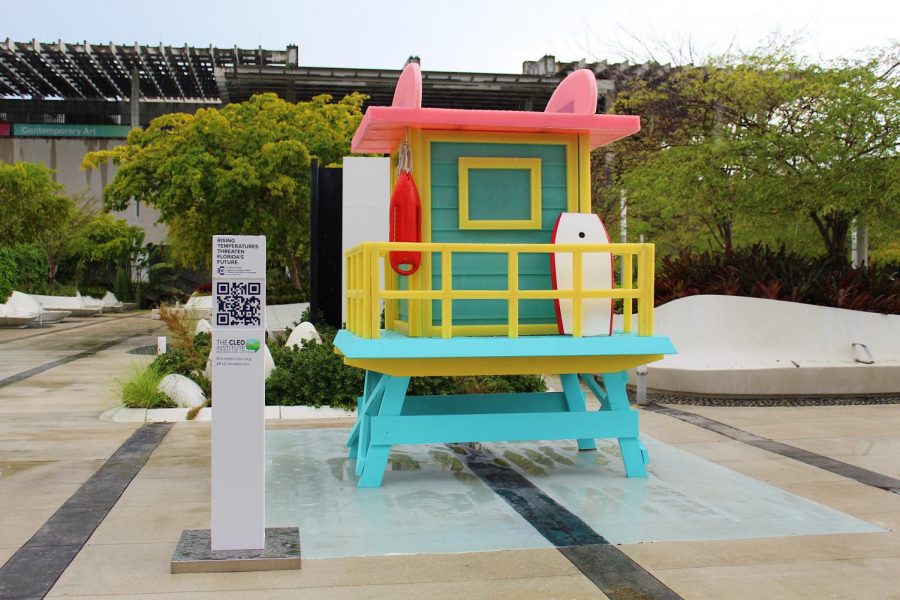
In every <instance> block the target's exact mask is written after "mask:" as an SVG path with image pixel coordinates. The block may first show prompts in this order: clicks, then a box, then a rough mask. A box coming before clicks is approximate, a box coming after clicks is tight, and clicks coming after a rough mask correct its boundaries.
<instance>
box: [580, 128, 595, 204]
mask: <svg viewBox="0 0 900 600" xmlns="http://www.w3.org/2000/svg"><path fill="white" fill-rule="evenodd" d="M578 208H579V212H583V213H590V212H593V210H592V207H591V141H590V136H589V135H588V134H586V133H583V134H581V135H579V136H578Z"/></svg>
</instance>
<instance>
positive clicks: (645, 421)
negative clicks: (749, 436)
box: [0, 313, 900, 599]
mask: <svg viewBox="0 0 900 600" xmlns="http://www.w3.org/2000/svg"><path fill="white" fill-rule="evenodd" d="M158 332H161V325H160V323H159V322H158V321H152V320H151V319H150V318H149V315H147V314H146V313H138V314H132V315H124V316H111V317H102V318H99V319H93V320H77V321H75V320H73V321H72V324H69V323H64V324H60V325H56V326H54V327H48V328H46V329H44V330H30V329H29V330H0V564H3V563H5V562H6V561H7V560H8V559H9V558H10V557H12V556H13V554H15V553H16V551H17V550H18V549H19V548H20V547H21V546H22V545H23V544H25V543H26V542H27V541H28V540H29V539H30V538H31V537H32V536H33V535H34V534H35V533H36V532H37V531H38V530H39V529H40V528H41V527H42V525H43V524H44V523H45V522H46V521H47V519H48V518H50V517H51V515H53V513H54V512H55V511H56V510H57V509H58V508H59V507H60V506H61V505H62V504H63V503H64V502H65V501H66V500H67V499H68V498H69V497H70V496H72V494H73V493H75V492H76V491H77V490H78V489H79V487H80V486H81V485H82V484H84V482H85V481H87V480H88V478H89V477H90V476H91V475H92V474H93V473H94V472H95V471H97V469H99V468H100V467H101V466H102V465H103V464H104V462H105V461H106V460H107V459H108V458H109V457H110V456H111V455H112V454H113V453H114V452H115V451H116V449H117V448H118V447H119V446H120V445H122V443H123V442H125V440H127V439H128V438H129V436H130V435H131V434H132V433H133V432H134V431H135V430H136V429H137V428H138V427H139V426H140V425H141V423H109V422H101V421H99V420H98V417H99V415H100V414H101V413H102V412H103V411H105V410H107V409H108V408H111V407H112V406H114V405H115V403H116V400H115V395H114V392H113V388H112V379H113V378H115V377H117V376H121V375H122V374H124V373H125V372H126V371H127V369H128V365H129V364H130V363H132V362H134V361H137V360H141V359H140V358H138V357H136V356H134V355H131V354H127V353H126V351H127V350H128V349H131V348H134V347H137V346H142V345H148V344H153V343H155V336H156V335H157V333H158ZM98 348H100V349H99V350H98V351H96V352H94V350H95V349H98ZM48 365H53V366H52V367H50V368H46V369H45V370H43V369H42V366H44V367H47V366H48ZM679 408H680V409H681V410H684V411H689V412H693V413H697V414H701V415H704V416H706V417H709V418H712V419H715V420H716V421H720V422H722V423H726V424H728V425H731V426H733V427H736V428H739V429H742V430H744V431H747V432H750V433H753V434H755V435H758V436H762V437H765V438H768V439H772V440H777V441H781V442H784V443H786V444H790V445H792V446H795V447H798V448H802V449H805V450H808V451H811V452H815V453H818V454H821V455H823V456H827V457H831V458H834V459H837V460H840V461H842V462H845V463H848V464H853V465H857V466H860V467H864V468H866V469H869V470H871V471H875V472H878V473H882V474H884V475H888V476H891V477H900V461H898V459H897V457H898V456H900V405H896V404H894V405H872V406H824V407H803V408H712V407H685V406H681V407H679ZM348 425H349V423H348V422H347V421H346V420H334V421H321V420H319V421H314V422H312V421H310V422H302V421H284V420H282V421H279V422H270V423H269V424H268V426H269V427H270V428H274V427H277V428H289V429H295V428H320V427H347V426H348ZM641 428H642V431H643V432H645V433H647V434H648V435H650V436H652V437H653V438H655V439H656V440H659V441H661V442H664V443H666V444H669V445H671V446H674V447H676V448H678V449H680V450H683V451H686V452H689V453H691V454H693V455H695V456H698V457H700V458H703V459H705V460H709V461H712V462H714V463H717V464H719V465H721V466H723V467H726V468H728V469H732V470H734V471H736V472H739V473H743V474H745V475H747V476H749V477H752V478H754V479H757V480H759V481H763V482H767V483H770V484H772V485H774V486H777V487H778V488H781V489H783V490H786V491H788V492H791V493H793V494H796V495H798V496H800V497H803V498H807V499H810V500H813V501H815V502H818V503H820V504H823V505H825V506H827V507H830V508H833V509H835V510H838V511H841V512H843V513H845V514H848V515H851V516H853V517H857V518H859V519H862V520H864V521H867V522H869V523H872V524H875V525H878V526H881V527H883V528H885V529H886V531H883V532H875V533H855V534H832V535H810V536H790V537H773V538H757V539H739V540H727V541H693V542H658V543H644V544H625V545H621V546H618V548H619V549H620V550H621V551H622V552H624V553H625V554H626V555H627V556H629V557H630V558H632V559H633V560H634V561H636V562H637V563H638V564H639V565H640V566H641V567H643V568H644V569H646V570H647V571H649V573H650V574H652V575H653V576H655V577H656V578H658V579H659V580H660V581H662V582H663V583H664V584H665V585H666V586H668V587H669V588H670V589H672V590H673V591H674V592H675V593H676V594H678V595H680V596H681V597H683V598H689V599H693V598H703V599H706V598H723V599H730V598H816V599H818V598H867V599H874V598H900V586H898V584H897V581H898V578H897V576H898V573H900V533H898V532H897V530H898V528H900V495H898V494H896V493H891V492H888V491H884V490H881V489H876V488H873V487H871V486H868V485H865V484H862V483H858V482H857V481H854V480H852V479H848V478H845V477H841V476H839V475H836V474H833V473H830V472H827V471H825V470H822V469H819V468H817V467H813V466H810V465H808V464H805V463H802V462H798V461H795V460H793V459H790V458H785V457H783V456H780V455H777V454H773V453H770V452H768V451H766V450H762V449H759V448H756V447H753V446H750V445H748V444H745V443H742V442H739V441H736V440H734V439H730V438H726V437H724V436H722V435H719V434H718V433H714V432H712V431H709V430H707V429H702V428H700V427H697V426H695V425H692V424H689V423H686V422H684V421H682V420H678V419H675V418H672V417H671V416H668V415H664V414H660V413H656V412H651V411H642V412H641ZM209 433H210V428H209V423H208V422H207V423H203V422H185V423H178V424H176V425H175V426H174V427H173V428H172V429H171V431H169V432H168V434H167V435H166V437H165V438H164V439H163V441H162V443H161V444H160V445H159V447H158V448H157V449H156V450H155V451H154V452H153V453H152V455H151V456H150V459H149V460H148V461H147V463H146V465H145V466H144V467H143V468H142V469H141V470H140V472H139V473H138V475H137V476H136V477H135V478H134V480H133V481H132V482H131V484H130V485H129V486H128V488H127V489H126V490H125V492H124V494H123V495H122V496H121V497H120V498H119V500H118V501H117V502H116V504H115V506H114V507H113V508H112V510H111V511H110V512H109V514H108V515H107V516H106V518H105V519H104V520H103V522H102V523H101V524H100V526H99V527H98V528H97V529H96V531H94V533H93V535H91V537H90V539H89V540H88V541H87V543H86V545H85V546H84V547H83V548H82V549H81V550H80V552H78V554H77V556H75V558H74V560H73V561H72V562H71V564H70V565H69V566H68V568H67V569H66V570H65V572H64V573H63V574H62V576H61V577H60V578H59V580H58V581H57V582H56V584H55V585H54V586H53V588H52V589H51V590H50V592H49V594H48V597H57V596H71V597H84V598H137V597H140V598H145V597H146V598H160V599H162V598H166V599H169V598H286V597H289V598H325V599H327V598H422V597H429V598H451V597H452V598H603V597H605V596H604V595H603V593H602V592H601V591H600V590H599V589H598V587H597V586H596V585H595V584H594V583H593V582H592V581H591V580H590V579H588V577H586V576H585V575H584V574H582V572H581V571H580V570H579V569H578V568H576V566H574V565H573V563H572V562H570V561H569V560H568V559H567V558H566V557H565V556H564V555H563V554H562V553H561V552H560V551H559V550H557V549H555V548H544V549H533V550H511V551H501V552H479V553H460V554H430V555H407V556H374V557H357V558H332V559H308V560H304V563H303V568H302V569H301V570H300V571H284V572H257V573H226V574H208V575H196V574H190V575H171V574H169V560H170V559H171V557H172V552H173V550H174V548H175V544H176V543H177V541H178V538H179V536H180V534H181V532H182V531H183V530H185V529H200V528H208V527H209ZM328 508H329V499H328V498H323V499H322V504H321V510H328ZM300 533H301V543H302V540H303V532H302V531H301V532H300ZM599 533H601V534H602V533H603V532H602V531H601V532H599Z"/></svg>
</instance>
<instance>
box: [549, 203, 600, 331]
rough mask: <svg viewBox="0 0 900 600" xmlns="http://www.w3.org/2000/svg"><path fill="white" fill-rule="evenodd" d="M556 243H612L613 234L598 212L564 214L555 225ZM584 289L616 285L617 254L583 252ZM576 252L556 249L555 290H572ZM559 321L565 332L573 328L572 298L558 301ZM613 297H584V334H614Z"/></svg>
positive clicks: (552, 269) (553, 258)
mask: <svg viewBox="0 0 900 600" xmlns="http://www.w3.org/2000/svg"><path fill="white" fill-rule="evenodd" d="M550 243H552V244H608V243H609V234H608V233H607V232H606V227H605V226H604V225H603V221H602V220H601V219H600V217H599V216H598V215H595V214H589V213H562V214H561V215H559V218H558V219H557V220H556V225H554V226H553V235H552V237H551V238H550ZM583 256H584V258H583V261H582V270H583V277H582V284H581V289H584V290H588V289H591V290H597V289H612V287H613V257H612V254H611V253H609V252H591V253H587V254H584V255H583ZM572 262H573V261H572V253H571V252H554V253H553V254H552V255H551V260H550V276H551V279H552V281H553V289H555V290H571V289H572V282H573V273H572ZM554 302H555V303H556V323H557V325H558V326H559V332H560V333H561V334H569V335H571V333H572V331H573V315H572V313H573V309H572V305H573V302H572V300H569V299H562V300H554ZM612 306H613V302H612V299H609V298H589V299H585V300H582V319H581V323H582V325H581V333H582V335H584V336H595V335H612Z"/></svg>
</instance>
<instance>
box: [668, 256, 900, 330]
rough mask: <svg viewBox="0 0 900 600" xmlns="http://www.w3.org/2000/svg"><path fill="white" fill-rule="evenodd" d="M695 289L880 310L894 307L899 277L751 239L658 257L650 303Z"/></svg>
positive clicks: (898, 306) (898, 302)
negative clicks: (743, 244)
mask: <svg viewBox="0 0 900 600" xmlns="http://www.w3.org/2000/svg"><path fill="white" fill-rule="evenodd" d="M695 294H724V295H729V296H751V297H756V298H769V299H772V300H788V301H791V302H802V303H805V304H815V305H818V306H833V307H837V308H848V309H851V310H864V311H869V312H878V313H883V314H896V313H900V281H898V280H897V279H896V278H895V277H894V276H893V269H892V268H890V267H882V268H878V267H868V268H862V269H854V268H852V267H851V266H850V265H848V264H846V263H835V262H834V261H829V260H824V259H820V258H809V257H805V256H802V255H799V254H796V253H793V252H788V251H787V250H785V248H784V246H782V247H781V248H780V249H779V250H777V251H776V250H771V249H770V248H768V247H765V246H761V245H754V246H750V247H748V248H739V249H737V250H734V251H733V252H730V253H725V252H702V253H695V252H683V253H681V254H677V255H674V256H666V257H664V258H663V259H662V261H661V264H660V267H659V269H658V270H657V274H656V304H657V305H659V304H663V303H665V302H669V301H671V300H675V299H677V298H683V297H684V296H692V295H695Z"/></svg>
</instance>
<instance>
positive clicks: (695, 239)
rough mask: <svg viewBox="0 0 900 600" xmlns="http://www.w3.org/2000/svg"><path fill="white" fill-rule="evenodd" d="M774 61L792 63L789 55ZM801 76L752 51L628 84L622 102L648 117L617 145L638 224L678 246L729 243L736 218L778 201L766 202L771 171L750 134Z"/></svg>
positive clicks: (758, 132) (760, 130)
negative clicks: (764, 172)
mask: <svg viewBox="0 0 900 600" xmlns="http://www.w3.org/2000/svg"><path fill="white" fill-rule="evenodd" d="M771 61H772V62H773V63H782V64H789V60H788V59H787V58H786V57H784V56H778V57H771ZM796 85H797V84H796V81H795V80H794V79H793V78H791V77H784V76H783V74H782V70H779V69H775V68H770V69H766V68H760V67H759V65H757V64H755V61H754V59H753V58H752V57H746V59H745V60H743V61H741V62H737V63H735V62H734V61H731V60H730V59H727V58H726V59H718V60H711V61H710V62H708V63H707V64H706V65H703V66H691V65H688V66H683V67H679V68H677V69H674V70H673V71H672V72H671V73H670V75H669V77H667V78H666V79H664V80H663V81H661V82H657V83H656V84H655V85H654V84H653V83H652V82H649V83H648V82H637V84H636V85H635V86H634V87H632V89H630V90H628V91H626V92H625V93H623V94H622V95H621V96H620V97H619V98H618V99H617V102H616V109H617V111H620V112H627V113H634V114H640V115H641V119H642V122H643V123H642V125H643V127H642V132H641V134H640V135H639V136H635V138H634V139H632V140H627V141H625V142H623V144H622V145H621V150H620V152H619V153H618V162H619V169H620V173H621V175H620V179H619V183H620V185H623V186H624V189H626V190H627V195H628V198H629V201H630V204H632V209H633V210H632V215H633V216H634V217H635V222H636V225H637V226H638V229H640V228H641V227H643V228H644V229H649V230H651V231H653V232H654V233H653V234H654V239H661V241H663V242H664V244H665V243H669V244H670V245H671V246H673V249H684V248H688V247H696V246H699V245H701V244H700V242H701V241H703V240H709V241H710V242H711V243H713V244H715V245H716V246H718V247H719V248H721V249H723V250H725V251H726V252H728V251H731V250H732V249H733V247H734V245H735V239H736V234H737V231H736V228H737V224H738V223H739V222H740V223H744V222H746V219H744V217H745V216H746V215H748V214H751V213H753V212H758V211H769V212H771V210H772V209H771V208H770V206H769V205H767V204H766V203H764V202H763V201H762V199H763V198H764V196H765V185H764V184H765V180H764V179H762V178H761V177H760V176H759V175H760V173H758V172H757V171H756V170H755V168H756V167H757V163H756V162H755V161H754V160H753V159H754V158H755V156H754V152H755V151H756V150H757V148H756V147H755V146H754V144H753V143H752V142H753V140H755V139H757V138H758V137H759V136H762V135H764V134H765V132H766V128H767V126H768V121H769V119H770V115H771V114H772V111H773V110H774V108H775V107H776V106H778V104H779V103H780V102H783V101H784V100H785V99H786V98H790V97H792V94H794V93H795V92H794V91H793V90H794V88H795V87H796ZM642 221H643V222H642Z"/></svg>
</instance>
